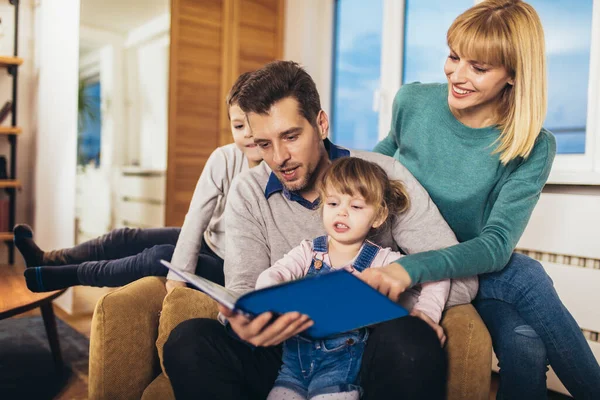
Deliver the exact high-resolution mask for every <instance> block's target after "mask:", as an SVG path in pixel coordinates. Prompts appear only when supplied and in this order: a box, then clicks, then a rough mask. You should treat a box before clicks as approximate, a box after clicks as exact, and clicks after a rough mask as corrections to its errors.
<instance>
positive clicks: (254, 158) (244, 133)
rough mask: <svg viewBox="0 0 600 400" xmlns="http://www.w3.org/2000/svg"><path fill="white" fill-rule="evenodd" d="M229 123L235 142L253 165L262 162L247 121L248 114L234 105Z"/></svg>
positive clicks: (230, 111)
mask: <svg viewBox="0 0 600 400" xmlns="http://www.w3.org/2000/svg"><path fill="white" fill-rule="evenodd" d="M229 120H230V121H229V123H230V124H231V133H232V134H233V141H234V142H235V144H236V145H237V147H239V149H240V150H242V151H243V152H244V154H245V155H246V157H247V158H248V160H249V161H250V162H251V163H258V162H260V161H262V155H261V154H260V152H259V150H258V146H257V145H255V144H254V140H253V139H252V134H251V132H250V127H249V126H248V122H247V121H246V114H244V112H243V111H242V109H241V108H240V107H239V106H238V105H237V104H234V105H232V106H231V107H229Z"/></svg>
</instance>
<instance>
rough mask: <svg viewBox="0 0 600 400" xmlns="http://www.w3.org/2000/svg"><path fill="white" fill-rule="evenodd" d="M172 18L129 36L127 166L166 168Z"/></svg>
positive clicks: (156, 21) (157, 22) (151, 24)
mask: <svg viewBox="0 0 600 400" xmlns="http://www.w3.org/2000/svg"><path fill="white" fill-rule="evenodd" d="M169 31H170V16H169V15H168V14H165V15H162V16H159V17H157V18H155V19H153V20H151V21H148V23H146V24H144V25H142V26H140V27H138V28H136V29H134V30H132V31H131V32H129V34H128V35H127V39H126V42H125V46H126V60H127V64H126V69H127V82H126V92H127V126H128V129H129V132H128V139H127V140H128V145H129V147H128V151H127V155H126V160H125V164H126V165H139V166H140V167H142V168H148V169H152V170H165V169H166V168H167V136H168V134H167V112H168V78H169V44H170V34H169Z"/></svg>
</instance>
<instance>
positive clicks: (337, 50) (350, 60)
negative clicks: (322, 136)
mask: <svg viewBox="0 0 600 400" xmlns="http://www.w3.org/2000/svg"><path fill="white" fill-rule="evenodd" d="M382 18H383V1H382V0H377V1H368V2H367V1H364V0H338V1H337V2H336V9H335V26H336V28H335V34H334V43H335V44H334V67H333V68H334V72H333V90H332V92H333V93H332V94H333V96H332V98H333V107H332V122H331V124H332V129H333V131H332V139H333V140H334V142H335V143H336V144H338V145H341V146H344V147H348V148H352V149H357V150H372V149H373V147H375V145H376V144H377V142H378V129H377V125H378V113H377V111H374V110H373V98H374V94H375V92H376V90H377V89H378V88H379V86H380V71H381V34H382Z"/></svg>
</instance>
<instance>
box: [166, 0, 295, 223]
mask: <svg viewBox="0 0 600 400" xmlns="http://www.w3.org/2000/svg"><path fill="white" fill-rule="evenodd" d="M171 8H172V11H171V50H170V52H171V53H170V57H171V59H170V72H169V75H170V78H169V140H168V146H169V149H168V160H167V185H166V190H167V193H166V213H165V225H166V226H181V225H182V224H183V220H184V218H185V214H186V213H187V209H188V207H189V203H190V200H191V198H192V195H193V192H194V188H195V186H196V182H197V181H198V177H199V176H200V173H201V172H202V168H203V167H204V164H205V163H206V160H207V159H208V157H209V156H210V154H211V153H212V151H213V150H214V149H215V148H216V147H218V146H222V145H225V144H227V143H231V142H232V141H233V139H232V137H231V129H230V128H229V120H228V117H227V108H226V107H225V97H226V95H227V93H228V92H229V89H230V87H231V85H232V84H233V82H234V81H235V79H236V78H237V77H238V76H239V74H241V73H243V72H246V71H250V70H254V69H257V68H259V67H261V66H263V65H264V64H266V63H267V62H269V61H273V60H276V59H280V58H281V57H282V55H283V22H284V0H202V1H198V0H172V1H171Z"/></svg>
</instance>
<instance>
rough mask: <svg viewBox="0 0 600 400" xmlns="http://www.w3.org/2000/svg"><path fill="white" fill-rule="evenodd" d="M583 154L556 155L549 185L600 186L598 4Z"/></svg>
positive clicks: (598, 6)
mask: <svg viewBox="0 0 600 400" xmlns="http://www.w3.org/2000/svg"><path fill="white" fill-rule="evenodd" d="M590 47H591V48H590V69H589V71H590V72H589V77H588V94H587V96H588V106H587V117H586V135H585V153H584V154H557V155H556V159H555V160H554V164H553V165H552V171H551V172H550V178H549V179H548V183H549V184H563V185H600V1H599V0H594V1H593V3H592V38H591V45H590Z"/></svg>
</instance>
